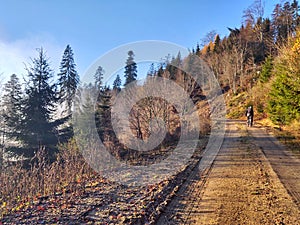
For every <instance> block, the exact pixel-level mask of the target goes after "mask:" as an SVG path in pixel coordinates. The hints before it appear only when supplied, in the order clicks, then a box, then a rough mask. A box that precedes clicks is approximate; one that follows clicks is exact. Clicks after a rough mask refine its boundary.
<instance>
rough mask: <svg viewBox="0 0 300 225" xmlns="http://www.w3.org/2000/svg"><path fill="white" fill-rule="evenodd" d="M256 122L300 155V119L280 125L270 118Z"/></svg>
mask: <svg viewBox="0 0 300 225" xmlns="http://www.w3.org/2000/svg"><path fill="white" fill-rule="evenodd" d="M256 124H258V125H260V126H262V127H265V128H266V129H267V131H268V132H270V133H272V134H273V135H274V136H275V137H276V138H277V139H278V140H279V141H281V142H282V143H283V144H284V145H286V146H287V147H288V148H289V149H291V150H292V151H293V152H295V153H297V154H299V155H300V121H296V120H295V121H294V122H293V123H291V124H290V125H286V126H279V125H275V124H273V123H272V121H271V120H270V119H262V120H259V121H257V122H256Z"/></svg>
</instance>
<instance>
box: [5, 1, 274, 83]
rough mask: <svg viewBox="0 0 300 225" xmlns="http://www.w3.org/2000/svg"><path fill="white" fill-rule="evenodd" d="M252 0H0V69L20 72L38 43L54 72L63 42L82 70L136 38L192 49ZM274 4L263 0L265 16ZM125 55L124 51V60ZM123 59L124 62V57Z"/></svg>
mask: <svg viewBox="0 0 300 225" xmlns="http://www.w3.org/2000/svg"><path fill="white" fill-rule="evenodd" d="M252 3H253V1H252V0H232V1H230V0H228V1H223V0H198V1H196V0H185V1H183V0H178V1H174V0H173V1H169V0H166V1H163V0H154V1H153V0H151V1H150V0H148V1H142V0H139V1H137V0H136V1H134V0H127V1H121V0H119V1H117V0H103V1H101V0H82V1H79V0H69V1H67V0H51V1H50V0H0V5H1V13H0V73H2V77H6V76H9V75H11V74H12V73H16V74H18V75H20V76H22V75H25V74H26V71H25V70H24V67H25V65H24V63H25V64H26V63H28V62H30V58H33V57H36V55H37V54H36V51H35V49H36V48H39V47H43V48H44V49H45V50H46V51H47V56H48V57H49V58H50V62H51V66H52V68H53V69H54V71H55V72H58V68H59V62H60V60H61V57H62V54H63V51H64V49H65V47H66V45H67V44H70V45H71V47H72V49H73V51H74V58H75V62H76V64H77V69H78V71H79V73H80V74H81V75H82V74H83V73H84V72H85V71H86V70H87V68H88V67H89V66H90V65H91V63H93V62H94V61H95V60H96V59H97V58H98V57H100V56H101V55H103V54H105V53H106V52H107V51H110V50H111V49H113V48H116V47H118V46H119V45H124V44H126V43H130V42H135V41H142V40H162V41H168V42H173V43H175V44H178V45H181V46H183V47H186V48H189V49H191V48H193V47H195V46H196V44H197V42H201V39H202V38H203V37H204V36H205V34H206V33H208V32H209V31H211V30H216V31H217V32H218V33H219V34H220V35H221V36H224V35H227V34H228V30H227V27H240V25H241V23H242V16H243V10H245V9H246V8H247V7H248V6H250V5H251V4H252ZM276 3H278V1H275V0H273V1H272V0H266V1H265V16H269V15H270V14H271V11H272V10H273V8H274V5H275V4H276ZM125 59H126V56H124V60H125ZM124 63H125V61H124Z"/></svg>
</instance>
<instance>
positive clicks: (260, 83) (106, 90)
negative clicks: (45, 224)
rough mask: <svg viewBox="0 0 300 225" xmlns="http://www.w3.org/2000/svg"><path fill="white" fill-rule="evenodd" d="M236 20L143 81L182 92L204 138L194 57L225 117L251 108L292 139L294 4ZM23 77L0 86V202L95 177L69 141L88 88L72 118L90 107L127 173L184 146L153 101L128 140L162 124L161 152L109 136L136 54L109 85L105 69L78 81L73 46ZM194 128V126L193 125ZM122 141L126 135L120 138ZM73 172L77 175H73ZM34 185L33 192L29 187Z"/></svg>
mask: <svg viewBox="0 0 300 225" xmlns="http://www.w3.org/2000/svg"><path fill="white" fill-rule="evenodd" d="M242 19H243V23H242V25H241V27H238V28H235V27H234V28H230V27H229V28H228V32H229V34H228V35H227V36H225V37H220V35H218V34H217V33H216V32H215V31H211V32H209V33H208V34H206V35H205V36H204V38H203V39H202V40H199V43H195V47H194V48H193V49H192V50H191V51H190V54H189V56H187V57H182V56H181V54H180V52H179V53H178V55H175V56H172V57H171V58H168V59H166V60H165V61H164V62H162V63H161V64H152V65H151V66H150V68H149V71H148V74H146V75H145V76H146V80H148V82H151V80H153V79H158V78H165V79H169V80H172V81H174V82H175V83H176V84H178V85H179V86H181V87H182V88H183V89H184V90H185V91H186V92H187V93H188V95H189V96H190V98H191V99H192V101H193V103H194V104H195V105H196V107H197V110H198V115H199V117H201V118H202V119H201V121H204V123H202V124H201V127H200V128H201V130H200V134H199V135H200V137H201V136H205V135H206V134H208V133H209V132H210V110H209V106H208V103H207V99H206V96H205V92H204V88H203V87H200V86H199V84H197V82H196V81H195V79H193V77H192V76H190V75H189V73H188V72H191V73H192V72H194V71H192V70H191V69H190V68H191V65H193V57H195V56H198V57H200V58H201V59H202V60H203V61H204V62H206V63H207V65H208V66H209V68H210V69H211V70H212V71H213V72H214V75H215V78H216V79H217V80H218V82H219V84H220V87H221V89H222V93H223V96H224V98H225V101H226V106H227V116H228V117H230V118H243V117H244V111H245V109H246V107H247V106H248V105H253V107H254V110H255V118H257V119H269V120H270V121H271V122H272V123H273V126H279V127H280V129H283V128H284V127H290V128H291V129H293V131H294V135H295V137H296V134H297V133H298V134H299V133H300V15H299V4H298V1H296V0H293V1H286V2H284V3H278V4H276V5H275V7H274V9H273V12H272V15H271V17H270V18H269V17H264V7H263V4H262V1H261V0H255V1H254V2H253V4H252V5H250V6H249V7H248V8H247V9H245V11H244V16H243V18H242ZM180 68H185V69H184V70H183V69H180ZM193 69H197V68H196V67H193ZM198 69H199V68H198ZM26 73H27V76H26V77H25V79H24V82H21V80H20V78H19V77H18V75H16V74H12V75H11V76H10V79H9V80H8V81H7V82H6V83H5V84H4V85H3V91H2V96H1V113H0V124H1V125H0V134H1V136H0V140H1V143H0V149H1V151H0V169H1V172H0V181H1V185H2V186H3V188H2V189H1V191H0V200H2V202H6V203H5V204H11V205H13V204H15V203H16V202H18V201H19V199H22V198H25V197H28V196H35V195H47V194H49V193H53V192H59V191H62V190H64V188H65V187H66V186H67V185H70V184H73V185H75V186H76V183H80V182H82V181H83V180H86V179H88V178H90V177H93V176H94V172H93V171H92V169H91V168H89V166H88V165H87V164H86V162H84V159H83V158H82V156H81V155H80V152H79V150H78V148H77V146H76V143H75V140H74V138H73V137H74V133H76V132H77V134H78V133H80V131H78V130H74V129H73V126H72V125H73V122H74V121H73V120H72V116H73V115H72V113H73V110H74V108H76V107H77V104H78V102H80V101H81V97H82V95H83V94H84V92H86V90H88V92H89V93H91V94H90V95H91V96H90V97H91V98H94V99H96V101H95V102H96V105H91V102H93V101H91V102H86V103H85V110H82V111H80V110H77V112H78V111H80V112H81V114H80V115H77V118H80V120H79V123H80V122H82V123H84V122H86V120H88V119H89V118H88V117H85V116H87V114H86V109H89V108H94V109H95V115H94V118H95V123H96V127H97V132H98V135H99V137H100V139H101V140H102V141H103V142H104V144H105V145H106V146H107V147H108V149H110V151H111V153H112V154H113V155H114V156H115V157H117V158H118V159H120V160H123V161H129V162H130V163H131V164H133V165H147V164H149V163H154V162H156V161H157V160H161V157H162V158H163V157H164V154H166V152H167V153H168V150H166V149H168V147H169V146H172V145H174V143H176V142H178V140H179V139H180V131H181V129H182V124H181V122H182V121H181V120H180V115H179V113H178V112H177V111H176V109H175V107H174V106H172V105H171V104H170V103H168V102H167V101H165V100H163V99H161V98H156V97H147V98H145V99H143V100H142V101H139V102H137V103H136V104H135V105H134V107H133V109H132V110H131V111H130V118H129V121H130V129H131V132H132V133H133V135H134V136H135V137H136V138H138V139H141V140H147V139H148V138H149V137H150V136H151V128H150V126H149V121H152V120H153V118H156V117H159V118H161V119H162V120H163V121H164V124H165V126H166V131H167V135H166V137H165V138H164V139H163V141H162V143H161V144H160V145H159V146H158V147H156V148H155V149H153V150H151V151H150V152H138V151H136V150H132V149H130V148H129V147H127V146H125V145H124V144H122V141H119V140H118V138H120V137H116V135H115V134H114V131H113V127H112V121H111V107H112V104H113V103H114V102H115V98H116V96H117V95H118V93H120V92H121V91H122V90H123V88H124V86H125V85H127V84H129V83H132V82H136V81H137V75H138V71H137V64H136V62H135V55H134V52H133V51H129V52H128V55H127V60H126V62H124V74H123V75H120V74H118V75H116V77H115V78H114V81H113V84H112V87H110V86H107V85H106V84H105V83H104V82H103V76H104V74H105V68H103V67H102V66H99V67H98V68H97V70H96V71H94V76H93V77H94V80H93V82H91V83H88V84H86V83H80V76H79V74H78V72H77V68H76V62H75V61H74V53H73V49H72V48H71V46H70V45H67V46H66V48H65V51H64V53H63V56H62V59H61V63H60V67H59V72H58V73H57V74H54V70H53V69H52V68H51V67H50V62H49V58H47V55H46V51H45V49H43V48H40V49H38V50H37V56H36V57H35V58H34V59H32V60H31V62H29V63H28V64H27V66H26ZM141 92H142V90H141ZM120 120H122V118H120ZM186 122H187V123H188V124H192V123H193V121H186ZM77 123H78V121H77ZM190 129H191V130H193V129H194V128H193V127H192V126H191V127H190ZM80 135H82V136H80V137H81V139H83V140H85V138H86V136H85V135H89V134H81V133H80ZM121 138H123V139H128V138H129V137H128V136H126V133H125V134H124V135H123V136H121ZM297 138H300V137H297ZM161 149H164V151H163V152H162V151H161ZM11 157H13V158H18V157H21V158H19V159H22V160H21V161H22V163H21V164H20V165H19V164H18V163H16V162H15V161H10V160H8V158H11ZM12 167H13V168H14V169H11V168H12ZM62 171H64V172H62ZM72 171H79V172H78V173H77V174H73V173H72ZM8 174H9V175H8ZM11 174H14V175H11ZM55 174H60V176H59V177H57V176H56V175H55ZM24 177H27V178H28V177H30V179H27V180H26V179H24ZM53 180H54V181H55V182H54V181H53ZM32 183H35V184H36V185H35V186H34V187H33V185H32ZM16 196H18V198H16ZM0 207H1V205H0Z"/></svg>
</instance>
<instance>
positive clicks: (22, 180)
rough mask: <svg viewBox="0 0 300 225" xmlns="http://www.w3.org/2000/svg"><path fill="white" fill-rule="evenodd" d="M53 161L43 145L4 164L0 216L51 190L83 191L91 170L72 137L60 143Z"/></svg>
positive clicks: (61, 191) (56, 191)
mask: <svg viewBox="0 0 300 225" xmlns="http://www.w3.org/2000/svg"><path fill="white" fill-rule="evenodd" d="M59 149H60V151H59V153H58V154H57V158H56V161H54V162H52V163H49V162H47V157H46V149H45V147H43V148H41V149H39V151H37V153H36V154H35V156H34V158H32V159H31V162H30V168H26V167H24V165H23V162H13V163H12V162H10V163H6V165H5V167H4V168H3V170H2V171H1V173H0V184H1V189H0V215H3V214H4V213H5V211H7V210H9V209H12V207H13V206H16V205H18V203H19V202H22V201H29V200H31V199H35V198H38V197H41V196H47V195H51V194H54V193H60V194H63V193H65V192H66V191H84V187H85V181H86V180H87V179H88V178H89V177H91V176H92V175H93V174H94V173H93V171H92V169H91V168H90V167H89V166H88V164H87V163H86V162H85V161H84V159H83V157H82V155H81V154H80V152H79V150H78V148H77V146H76V144H75V142H74V141H73V140H71V141H69V142H68V143H66V144H63V145H61V146H60V148H59Z"/></svg>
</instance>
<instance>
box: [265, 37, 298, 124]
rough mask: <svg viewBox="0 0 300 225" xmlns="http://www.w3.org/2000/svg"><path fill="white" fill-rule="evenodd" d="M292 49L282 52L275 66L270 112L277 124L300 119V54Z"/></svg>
mask: <svg viewBox="0 0 300 225" xmlns="http://www.w3.org/2000/svg"><path fill="white" fill-rule="evenodd" d="M299 38H300V36H299V37H298V39H299ZM296 43H297V42H296ZM294 46H295V45H294ZM291 49H293V48H291V47H288V48H286V49H285V50H284V51H282V53H281V55H280V56H279V57H278V60H277V61H276V63H275V65H274V76H275V78H274V80H273V83H272V87H271V91H270V94H269V95H270V97H269V102H268V112H269V115H270V119H271V120H272V121H273V122H274V123H276V124H290V123H291V122H292V121H293V120H295V119H299V118H300V54H299V53H298V52H297V51H296V52H293V51H292V50H291Z"/></svg>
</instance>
